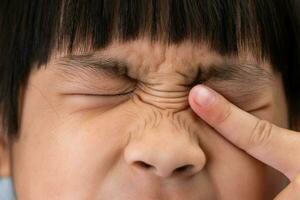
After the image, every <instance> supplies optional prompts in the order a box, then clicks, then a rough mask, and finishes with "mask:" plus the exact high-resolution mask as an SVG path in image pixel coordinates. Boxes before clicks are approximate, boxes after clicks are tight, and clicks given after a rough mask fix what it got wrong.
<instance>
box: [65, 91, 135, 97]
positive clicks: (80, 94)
mask: <svg viewBox="0 0 300 200" xmlns="http://www.w3.org/2000/svg"><path fill="white" fill-rule="evenodd" d="M132 92H133V91H129V92H125V93H118V94H89V93H71V94H69V95H78V96H87V97H121V96H127V95H130V94H131V93H132Z"/></svg>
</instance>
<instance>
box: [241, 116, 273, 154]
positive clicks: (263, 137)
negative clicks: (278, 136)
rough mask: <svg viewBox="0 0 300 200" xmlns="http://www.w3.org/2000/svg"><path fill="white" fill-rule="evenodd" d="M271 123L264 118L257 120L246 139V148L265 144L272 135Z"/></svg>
mask: <svg viewBox="0 0 300 200" xmlns="http://www.w3.org/2000/svg"><path fill="white" fill-rule="evenodd" d="M272 128H273V125H272V124H271V123H270V122H268V121H266V120H258V121H257V123H256V125H255V127H254V129H253V131H252V132H251V133H250V137H249V139H248V141H247V144H246V147H248V148H247V150H249V149H253V148H256V147H259V146H266V145H267V144H268V143H269V142H270V140H271V137H272Z"/></svg>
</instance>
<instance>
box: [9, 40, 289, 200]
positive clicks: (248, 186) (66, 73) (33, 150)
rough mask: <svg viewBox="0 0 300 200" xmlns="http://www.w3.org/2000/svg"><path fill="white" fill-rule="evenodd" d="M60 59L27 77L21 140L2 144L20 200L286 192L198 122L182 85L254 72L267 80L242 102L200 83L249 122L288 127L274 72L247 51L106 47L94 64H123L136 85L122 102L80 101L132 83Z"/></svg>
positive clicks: (136, 44)
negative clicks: (202, 72) (201, 75)
mask: <svg viewBox="0 0 300 200" xmlns="http://www.w3.org/2000/svg"><path fill="white" fill-rule="evenodd" d="M77 53H78V54H79V52H77ZM64 56H66V55H64V54H63V53H57V54H56V55H54V56H53V57H52V58H51V60H50V62H49V63H48V64H47V66H43V67H42V68H40V69H38V70H33V71H32V72H31V74H30V76H29V80H28V85H27V86H26V87H24V88H23V92H22V95H21V99H22V105H20V107H21V108H22V109H21V113H22V115H21V128H20V132H19V135H20V137H19V138H18V139H17V140H14V141H12V142H11V143H10V151H11V161H12V175H13V179H14V184H15V188H16V192H17V196H18V198H19V199H22V200H23V199H24V200H27V199H101V200H115V199H118V200H119V199H124V200H126V199H128V200H129V199H130V200H138V199H143V200H150V199H156V200H168V199H172V200H176V199H180V200H181V199H190V200H194V199H195V200H199V199H221V200H227V199H228V200H229V199H230V200H231V199H246V200H247V199H249V200H252V199H257V200H260V199H272V198H273V197H274V196H275V195H277V194H278V193H279V191H281V190H282V189H283V187H285V186H286V184H287V179H286V178H285V176H284V175H283V174H282V173H280V172H279V171H277V170H274V169H272V168H271V167H269V166H267V165H265V164H263V163H262V162H261V161H258V160H257V159H255V158H253V157H252V156H251V155H248V154H247V152H245V151H243V150H241V149H239V148H237V147H236V146H235V145H234V144H232V141H231V142H230V141H228V140H227V139H225V138H224V135H222V134H220V133H219V129H215V125H216V124H217V123H210V122H211V121H209V120H208V122H207V121H205V120H207V119H210V118H209V117H207V118H205V117H203V116H210V115H209V112H203V113H206V114H205V115H204V114H203V115H201V110H200V109H197V108H198V107H196V106H195V104H193V103H191V102H194V101H193V100H192V99H191V98H194V97H193V96H191V95H192V94H193V93H191V94H190V90H191V87H187V86H185V85H189V84H190V83H191V81H192V80H193V78H195V72H196V71H197V68H199V66H200V67H202V68H203V69H205V68H207V66H210V65H212V64H223V63H227V62H235V63H251V64H258V65H260V66H261V67H262V68H263V69H264V70H266V71H268V72H269V73H270V74H271V76H272V80H273V82H272V84H271V85H269V86H268V87H266V88H264V89H263V93H262V94H263V95H257V96H253V97H252V98H250V99H249V98H247V100H245V101H242V97H243V96H239V95H237V94H239V91H238V90H237V88H230V86H231V85H230V84H226V83H224V84H222V85H224V86H225V89H224V88H221V87H220V86H221V85H220V84H214V82H213V81H207V82H205V83H204V84H206V85H207V86H209V87H211V88H212V89H214V90H217V91H219V92H220V93H221V94H223V95H227V96H226V98H227V99H228V100H229V101H231V102H235V103H236V104H239V105H236V106H237V107H239V109H241V110H243V111H244V112H245V111H246V112H247V113H249V114H251V116H256V117H257V118H260V119H265V120H268V121H270V122H272V123H273V124H276V125H277V126H280V127H284V128H288V126H287V124H288V122H287V121H288V120H287V119H288V113H287V110H286V107H287V106H286V101H285V96H284V92H283V87H282V81H281V78H280V74H277V73H275V72H273V71H272V68H271V66H270V64H268V62H266V61H264V62H262V61H259V60H257V59H255V58H254V57H253V56H252V55H251V53H249V52H244V53H241V54H240V56H239V57H223V56H220V55H219V54H217V53H215V52H213V51H211V50H209V49H208V48H207V47H206V46H205V45H203V44H201V45H200V44H197V45H193V44H192V43H190V42H184V43H182V44H180V45H170V46H166V45H163V44H160V43H154V44H153V43H150V42H149V41H148V40H146V39H141V40H137V41H131V42H127V43H117V42H114V43H112V44H111V45H110V46H108V47H107V48H105V49H104V50H102V51H99V52H97V53H96V55H95V56H96V57H97V56H107V57H110V58H117V59H120V60H125V61H126V62H127V63H130V69H129V75H130V76H131V78H132V79H136V81H135V83H136V82H138V84H137V87H136V89H135V90H134V91H133V92H132V93H131V94H130V95H123V96H110V97H107V96H106V97H103V96H99V95H98V96H96V95H86V94H95V93H97V94H99V93H101V94H103V93H109V92H112V91H116V90H118V89H119V90H121V89H122V88H123V89H124V88H125V87H126V88H128V87H129V88H130V87H134V86H132V85H133V84H132V83H133V82H132V79H125V78H120V77H115V76H108V75H105V73H102V74H98V73H97V74H96V73H95V72H87V71H82V70H80V69H78V68H76V69H74V68H72V69H66V67H65V66H64V65H63V64H62V63H61V60H60V58H61V57H64ZM182 74H185V76H182ZM104 83H105V84H104ZM250 85H251V84H250ZM235 90H236V91H235ZM232 91H233V92H232ZM83 94H85V95H83ZM189 95H190V97H189ZM235 95H237V96H235ZM250 97H251V94H250ZM189 105H191V107H190V106H189ZM192 109H194V110H192ZM194 111H195V112H194ZM196 113H197V114H196ZM207 113H208V114H207ZM215 113H217V111H215V110H214V114H215ZM216 115H217V114H216ZM199 116H200V117H199ZM217 116H218V115H217ZM213 122H214V121H213ZM235 122H238V121H235ZM245 123H246V122H245ZM237 124H238V123H236V124H234V123H231V124H230V125H231V131H232V132H234V131H235V129H236V128H237V129H238V132H237V133H236V135H239V134H240V133H242V132H243V130H244V126H239V125H237ZM220 131H222V130H220ZM227 133H228V132H227ZM225 137H226V136H225ZM256 158H257V157H256ZM259 159H260V157H259ZM260 160H262V159H260ZM267 164H269V163H267ZM272 166H273V165H272ZM24 183H26V184H24Z"/></svg>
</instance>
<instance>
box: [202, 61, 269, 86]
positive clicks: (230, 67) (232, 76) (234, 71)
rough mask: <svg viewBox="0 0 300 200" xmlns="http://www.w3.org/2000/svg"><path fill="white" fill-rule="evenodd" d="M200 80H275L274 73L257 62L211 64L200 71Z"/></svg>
mask: <svg viewBox="0 0 300 200" xmlns="http://www.w3.org/2000/svg"><path fill="white" fill-rule="evenodd" d="M198 79H199V80H200V81H214V82H222V81H227V82H228V81H230V82H245V83H248V84H249V83H251V82H254V81H255V82H257V83H258V84H268V83H271V82H272V81H273V79H272V74H271V73H270V72H268V71H267V70H266V69H264V68H263V67H261V66H259V65H256V64H247V63H245V64H232V63H231V64H222V65H211V66H210V67H208V68H207V70H204V71H202V72H200V74H199V76H198Z"/></svg>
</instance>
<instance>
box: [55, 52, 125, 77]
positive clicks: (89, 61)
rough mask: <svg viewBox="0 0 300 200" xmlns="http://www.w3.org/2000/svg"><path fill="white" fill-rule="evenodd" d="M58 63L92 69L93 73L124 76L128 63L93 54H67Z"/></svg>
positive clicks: (81, 68)
mask: <svg viewBox="0 0 300 200" xmlns="http://www.w3.org/2000/svg"><path fill="white" fill-rule="evenodd" d="M57 63H58V64H60V65H63V66H66V67H72V68H76V69H80V70H84V69H86V70H92V71H94V72H95V73H97V72H101V73H106V74H109V75H114V76H115V75H117V76H125V75H127V74H128V64H127V63H125V62H123V61H120V60H117V59H114V58H109V57H104V56H99V55H97V57H96V56H95V55H94V54H88V55H68V56H65V57H61V58H59V59H58V61H57Z"/></svg>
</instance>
